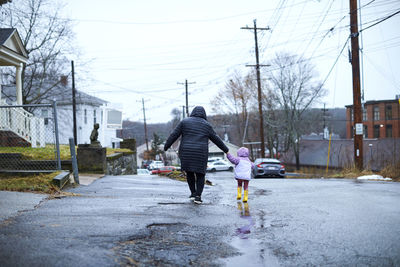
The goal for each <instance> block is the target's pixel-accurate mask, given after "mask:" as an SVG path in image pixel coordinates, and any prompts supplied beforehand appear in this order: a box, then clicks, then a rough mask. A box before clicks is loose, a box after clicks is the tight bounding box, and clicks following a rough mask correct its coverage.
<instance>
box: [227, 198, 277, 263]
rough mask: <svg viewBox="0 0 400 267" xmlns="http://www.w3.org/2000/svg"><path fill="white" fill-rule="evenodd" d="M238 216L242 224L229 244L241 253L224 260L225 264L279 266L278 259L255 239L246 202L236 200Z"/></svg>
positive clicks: (252, 222)
mask: <svg viewBox="0 0 400 267" xmlns="http://www.w3.org/2000/svg"><path fill="white" fill-rule="evenodd" d="M238 210H239V216H240V218H241V219H242V223H243V224H242V226H240V227H238V228H237V229H236V232H235V234H236V236H235V237H234V238H233V239H232V241H231V243H230V245H231V246H233V247H234V248H236V249H237V250H238V251H239V252H240V253H241V255H239V256H235V257H232V258H228V259H226V260H224V262H225V263H226V265H227V266H279V261H278V259H277V258H276V257H275V256H274V255H273V254H272V253H271V252H270V251H269V250H268V249H265V248H264V247H263V246H262V244H261V241H260V240H257V239H255V237H254V233H253V234H252V231H254V228H255V225H256V223H255V219H254V218H253V217H252V216H251V213H250V207H249V204H248V203H241V202H238Z"/></svg>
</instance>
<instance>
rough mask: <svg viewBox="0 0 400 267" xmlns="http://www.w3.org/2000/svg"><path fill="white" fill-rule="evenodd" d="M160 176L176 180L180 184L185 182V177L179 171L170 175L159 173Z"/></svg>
mask: <svg viewBox="0 0 400 267" xmlns="http://www.w3.org/2000/svg"><path fill="white" fill-rule="evenodd" d="M160 176H167V177H169V178H171V179H174V180H178V181H181V182H186V175H185V174H184V173H183V172H181V171H172V172H170V173H167V174H164V173H161V174H160Z"/></svg>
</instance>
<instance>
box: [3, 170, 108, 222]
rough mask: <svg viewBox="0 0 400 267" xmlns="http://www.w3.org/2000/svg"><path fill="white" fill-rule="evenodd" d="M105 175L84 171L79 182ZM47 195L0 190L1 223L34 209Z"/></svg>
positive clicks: (86, 184)
mask: <svg viewBox="0 0 400 267" xmlns="http://www.w3.org/2000/svg"><path fill="white" fill-rule="evenodd" d="M103 176H104V174H92V173H83V174H79V182H80V185H82V186H88V185H90V184H91V183H93V182H94V181H95V180H97V179H99V178H101V177H103ZM73 180H74V178H73V175H72V174H71V176H70V181H71V183H72V182H73ZM47 197H48V195H47V194H39V193H29V192H13V191H0V224H1V223H3V222H4V221H6V220H8V219H10V218H12V217H14V216H17V215H18V213H20V212H22V211H26V210H32V209H34V208H35V206H37V205H38V204H39V203H40V202H41V201H43V200H44V199H46V198H47Z"/></svg>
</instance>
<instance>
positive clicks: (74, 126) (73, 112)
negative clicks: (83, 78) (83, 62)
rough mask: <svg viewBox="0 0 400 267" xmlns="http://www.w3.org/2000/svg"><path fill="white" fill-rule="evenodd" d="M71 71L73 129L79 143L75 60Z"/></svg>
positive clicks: (72, 62)
mask: <svg viewBox="0 0 400 267" xmlns="http://www.w3.org/2000/svg"><path fill="white" fill-rule="evenodd" d="M71 73H72V116H73V123H74V125H73V128H74V129H73V130H74V142H75V145H78V135H77V131H76V98H75V69H74V61H73V60H72V61H71Z"/></svg>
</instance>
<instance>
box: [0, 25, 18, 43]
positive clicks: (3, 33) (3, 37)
mask: <svg viewBox="0 0 400 267" xmlns="http://www.w3.org/2000/svg"><path fill="white" fill-rule="evenodd" d="M14 31H16V29H12V28H0V45H3V44H4V43H5V42H6V41H7V40H8V38H10V36H11V35H12V34H13V33H14Z"/></svg>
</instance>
